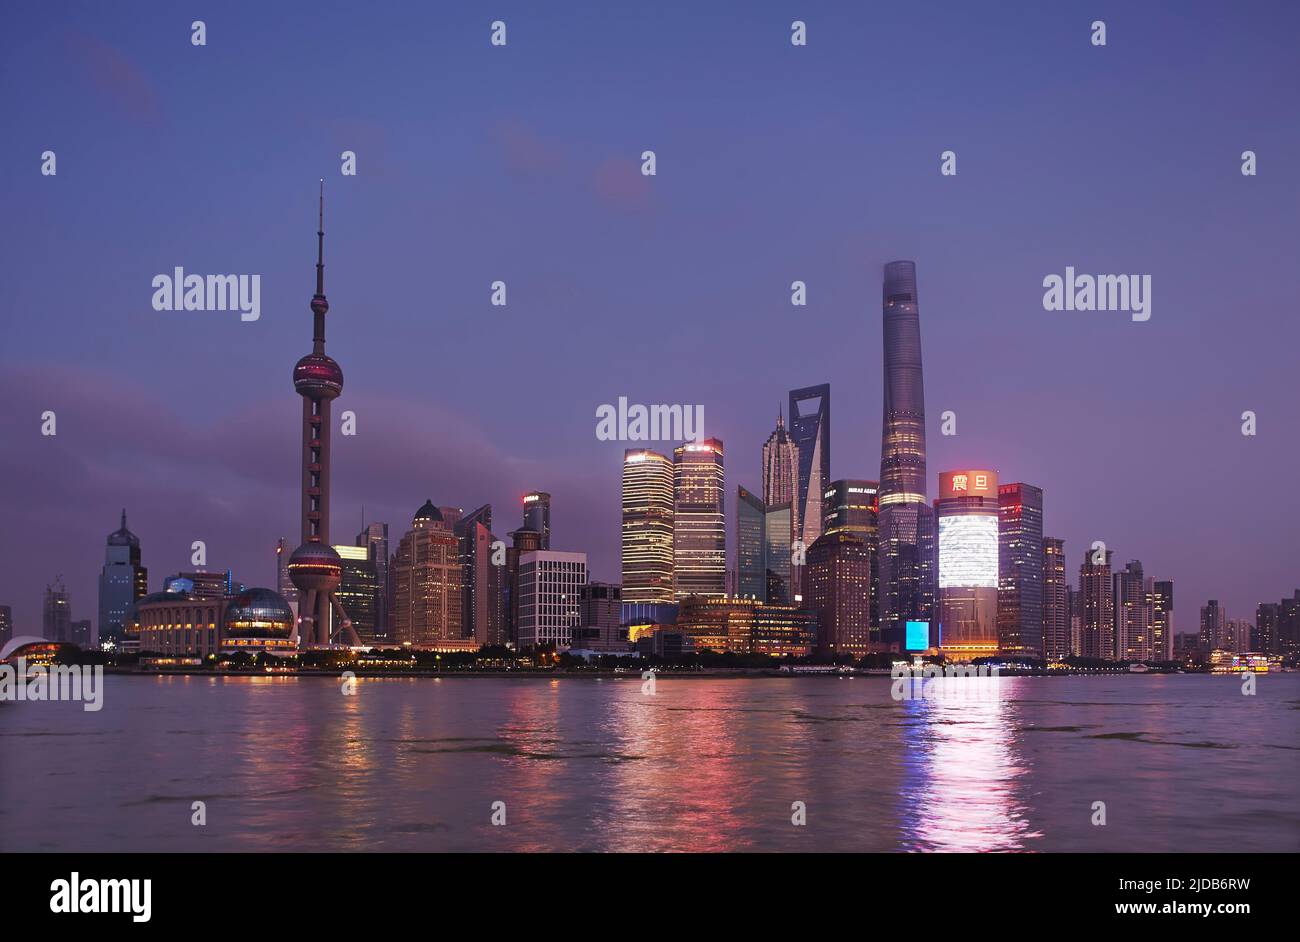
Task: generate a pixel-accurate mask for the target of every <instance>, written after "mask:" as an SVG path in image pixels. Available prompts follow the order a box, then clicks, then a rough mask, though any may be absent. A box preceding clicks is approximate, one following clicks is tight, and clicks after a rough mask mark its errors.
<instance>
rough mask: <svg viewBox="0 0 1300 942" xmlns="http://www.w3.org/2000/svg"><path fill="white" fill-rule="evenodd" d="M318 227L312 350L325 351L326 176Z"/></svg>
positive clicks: (316, 351) (321, 188) (322, 186)
mask: <svg viewBox="0 0 1300 942" xmlns="http://www.w3.org/2000/svg"><path fill="white" fill-rule="evenodd" d="M319 220H320V221H319V224H318V225H317V228H316V294H315V296H314V297H313V298H312V299H311V310H312V313H313V314H314V315H315V317H314V318H313V319H312V338H311V339H312V351H313V352H314V353H324V352H325V313H326V312H327V311H328V310H329V309H330V303H329V302H328V301H326V300H325V178H324V177H321V181H320V216H319Z"/></svg>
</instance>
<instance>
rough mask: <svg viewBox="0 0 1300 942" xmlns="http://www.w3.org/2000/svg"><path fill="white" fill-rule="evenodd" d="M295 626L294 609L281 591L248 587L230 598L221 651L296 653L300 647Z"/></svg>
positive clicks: (224, 621) (282, 654)
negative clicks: (294, 635) (294, 631)
mask: <svg viewBox="0 0 1300 942" xmlns="http://www.w3.org/2000/svg"><path fill="white" fill-rule="evenodd" d="M293 625H294V615H293V609H291V608H290V607H289V603H288V602H286V601H285V600H284V598H283V596H281V595H280V594H279V593H278V592H273V591H272V590H270V589H246V590H244V591H243V592H240V593H239V594H238V595H235V596H232V597H231V598H230V599H228V600H227V603H226V616H225V618H224V619H223V620H222V626H221V650H222V651H223V652H224V653H227V654H229V653H232V652H235V651H252V652H263V651H264V652H266V653H267V654H278V655H280V656H286V655H290V654H293V653H294V652H295V651H296V650H297V647H298V645H297V642H296V641H295V640H294V637H293Z"/></svg>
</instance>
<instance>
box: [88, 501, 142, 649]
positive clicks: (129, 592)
mask: <svg viewBox="0 0 1300 942" xmlns="http://www.w3.org/2000/svg"><path fill="white" fill-rule="evenodd" d="M148 581H149V571H148V570H147V569H145V567H144V566H141V565H140V540H139V538H138V537H137V536H136V535H135V534H134V533H132V532H131V531H130V530H128V529H127V528H126V508H125V507H124V508H122V526H121V527H119V528H118V529H117V530H114V531H113V532H112V533H110V534H109V535H108V548H107V549H106V550H105V553H104V568H103V569H102V570H101V571H100V574H99V631H98V634H97V635H96V633H95V632H94V631H93V630H92V633H91V637H90V638H89V639H88V640H89V644H88V645H87V646H89V647H99V646H100V644H102V643H104V642H111V643H112V644H113V646H114V647H118V646H120V645H121V643H122V634H123V628H122V626H123V625H124V624H125V621H126V614H127V611H128V610H129V609H130V608H131V605H132V604H133V603H134V602H135V600H136V599H139V598H144V596H145V595H147V594H148V593H149V585H148Z"/></svg>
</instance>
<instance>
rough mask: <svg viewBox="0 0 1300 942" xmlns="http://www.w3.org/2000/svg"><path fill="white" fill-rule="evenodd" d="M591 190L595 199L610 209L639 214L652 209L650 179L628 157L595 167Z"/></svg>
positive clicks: (617, 158) (612, 159)
mask: <svg viewBox="0 0 1300 942" xmlns="http://www.w3.org/2000/svg"><path fill="white" fill-rule="evenodd" d="M592 189H593V191H594V192H595V194H596V198H597V200H598V201H599V202H600V203H602V204H603V205H605V206H607V207H610V208H612V209H619V210H622V211H624V212H642V211H644V210H646V209H649V208H650V206H651V191H650V178H649V177H647V176H644V175H642V173H641V165H640V164H639V163H637V162H636V161H635V160H631V159H630V158H627V157H611V158H609V159H608V160H605V161H603V162H602V163H601V164H600V165H599V166H597V167H596V172H595V175H594V177H593V178H592Z"/></svg>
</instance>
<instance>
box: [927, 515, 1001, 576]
mask: <svg viewBox="0 0 1300 942" xmlns="http://www.w3.org/2000/svg"><path fill="white" fill-rule="evenodd" d="M997 587H998V518H997V517H996V516H994V515H992V514H963V515H953V516H948V517H944V516H941V517H940V518H939V588H941V589H950V588H989V589H996V588H997Z"/></svg>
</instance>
